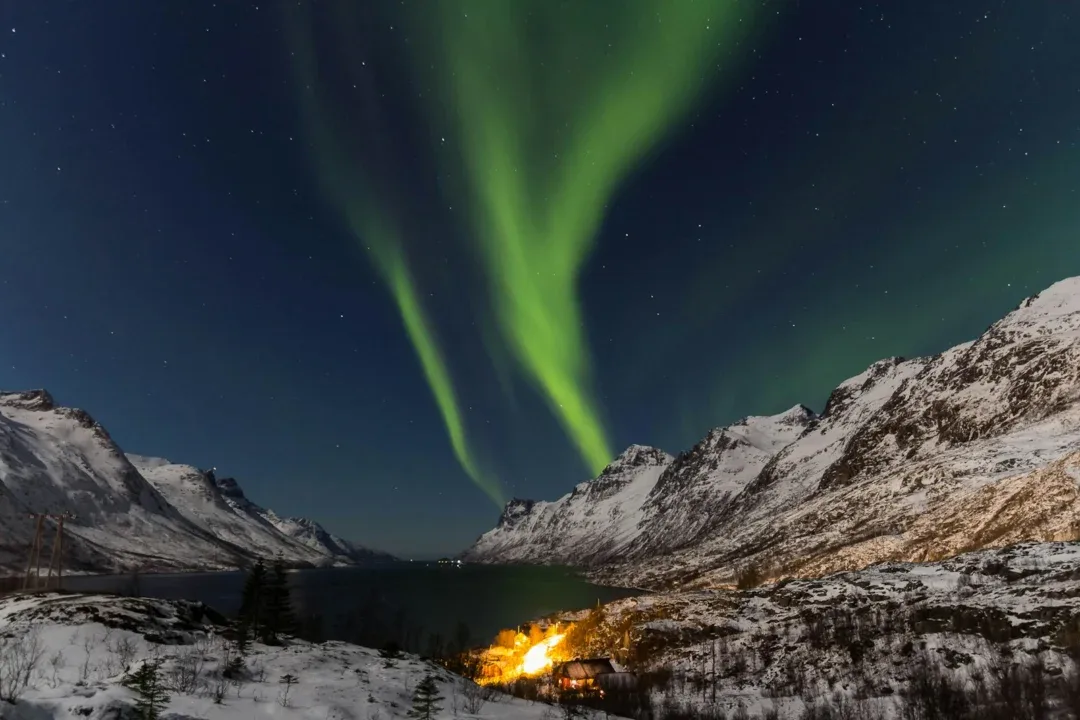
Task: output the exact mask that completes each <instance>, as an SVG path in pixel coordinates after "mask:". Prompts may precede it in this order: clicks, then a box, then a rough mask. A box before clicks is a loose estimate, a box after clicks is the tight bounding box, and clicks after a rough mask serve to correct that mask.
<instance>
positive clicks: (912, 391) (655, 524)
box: [463, 278, 1080, 588]
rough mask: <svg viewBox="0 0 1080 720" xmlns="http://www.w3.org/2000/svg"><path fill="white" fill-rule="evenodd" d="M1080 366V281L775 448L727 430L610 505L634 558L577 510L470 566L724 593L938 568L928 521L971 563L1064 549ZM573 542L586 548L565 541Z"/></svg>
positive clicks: (840, 392) (836, 396) (807, 419)
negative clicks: (872, 570)
mask: <svg viewBox="0 0 1080 720" xmlns="http://www.w3.org/2000/svg"><path fill="white" fill-rule="evenodd" d="M1078 368H1080V278H1069V279H1066V280H1063V281H1061V282H1058V283H1055V284H1054V285H1052V286H1051V287H1049V288H1047V289H1046V290H1044V291H1042V292H1041V293H1038V294H1037V295H1033V296H1031V297H1029V298H1026V299H1025V300H1023V301H1022V302H1021V303H1019V305H1018V306H1017V307H1016V308H1015V309H1014V310H1013V311H1012V312H1010V313H1009V314H1007V315H1006V316H1005V317H1003V318H1001V319H1000V320H998V321H997V322H995V323H993V324H992V325H991V326H990V327H989V328H987V329H986V331H985V332H984V333H983V334H982V335H980V336H979V337H978V338H976V339H974V340H972V341H969V342H965V343H961V344H959V345H957V346H955V347H952V348H949V349H947V350H945V351H943V352H941V353H939V354H937V355H934V356H930V357H922V358H914V359H903V358H898V357H893V358H886V359H883V360H879V361H877V362H875V363H873V364H871V365H870V366H869V367H868V368H867V369H866V370H864V371H863V372H862V373H859V374H858V375H856V376H854V377H852V378H849V379H848V380H846V381H844V382H842V383H840V384H839V385H838V386H837V387H836V388H835V389H834V390H833V392H832V393H831V394H830V396H829V398H828V400H827V402H826V404H825V407H824V409H823V410H822V412H821V413H820V415H817V414H814V413H813V412H812V411H810V410H808V409H807V408H805V407H804V406H795V407H794V408H792V409H791V410H789V411H787V412H786V413H781V414H780V415H777V416H771V417H766V418H762V419H760V420H758V421H756V422H757V423H758V424H759V425H763V426H768V427H769V428H771V429H770V432H772V433H774V437H775V440H774V444H771V445H770V444H765V445H762V444H760V443H758V444H754V443H749V442H745V440H746V438H745V432H742V431H741V430H740V426H741V425H744V424H745V423H746V422H747V420H748V419H744V420H742V421H740V422H738V423H735V424H733V425H730V426H727V427H723V428H715V429H713V430H711V431H710V432H709V433H708V434H707V435H706V437H705V438H704V439H703V440H702V441H700V442H699V443H698V444H697V445H695V446H694V447H693V448H691V449H690V450H688V451H686V452H684V453H680V455H679V456H678V457H677V458H675V459H673V460H672V461H671V462H669V463H667V465H665V467H664V469H663V471H662V472H661V473H660V474H659V475H658V476H657V478H656V479H655V481H653V482H652V484H651V486H650V487H649V488H648V490H647V492H646V497H645V499H643V500H640V501H639V500H638V499H636V498H629V499H627V500H626V501H625V502H623V503H620V502H618V498H608V499H607V500H606V504H607V505H606V508H607V512H608V513H616V514H618V513H622V514H624V515H625V514H626V513H624V512H623V509H624V508H626V509H628V510H629V511H631V512H630V515H631V516H632V517H633V522H631V523H626V522H624V523H623V525H622V527H621V528H620V532H621V535H622V537H623V538H625V540H624V541H623V542H620V543H617V544H614V545H612V544H604V543H603V542H600V541H598V538H597V536H596V533H597V532H599V531H602V530H603V528H602V527H601V526H599V525H597V523H595V522H593V523H589V522H585V518H588V517H589V515H590V514H595V508H590V507H589V506H588V505H587V504H585V503H582V502H580V501H579V502H577V503H574V502H571V500H572V498H571V495H564V496H563V497H562V498H559V499H557V500H554V501H550V502H542V501H540V502H532V503H531V504H530V503H528V502H522V501H519V502H518V504H517V505H516V506H515V509H514V517H513V523H511V524H507V523H504V522H503V519H504V518H500V523H499V525H497V526H496V527H495V528H494V529H492V530H490V531H488V532H486V533H484V534H483V535H481V536H480V538H478V540H477V541H476V543H474V544H473V546H472V547H470V548H469V549H468V550H466V551H465V553H463V557H464V558H466V559H468V560H470V561H473V562H525V563H545V564H571V565H579V566H583V567H585V568H586V569H588V570H589V571H590V573H591V576H592V577H593V578H594V579H597V580H599V581H602V582H609V583H612V584H629V585H634V586H638V587H650V588H663V587H669V586H670V585H671V584H672V583H690V584H696V585H700V586H703V587H708V586H715V585H725V584H732V583H734V582H736V580H737V576H738V575H739V574H740V572H743V571H744V570H746V568H748V567H750V566H753V567H754V568H755V571H756V572H762V571H767V572H768V573H771V574H774V575H778V576H786V575H802V574H807V573H810V572H834V571H841V570H851V569H856V568H857V567H863V566H865V565H867V564H870V563H873V562H885V561H908V560H919V559H924V558H925V557H927V556H928V553H930V552H931V549H930V548H929V547H928V543H929V542H930V540H929V539H928V538H927V536H926V532H925V531H926V528H925V527H924V526H922V525H920V523H919V522H918V519H919V517H921V516H923V515H924V514H928V515H927V516H932V517H935V518H936V520H937V522H939V523H941V524H942V526H943V527H944V526H947V527H952V528H954V529H956V532H954V533H953V535H956V534H957V533H959V535H960V536H962V537H952V536H950V540H949V542H948V545H949V546H950V547H954V548H965V549H972V548H974V547H985V546H992V545H994V543H1000V542H1005V541H1012V542H1016V541H1021V540H1050V539H1060V537H1058V536H1061V535H1062V534H1068V533H1069V532H1071V530H1069V528H1073V527H1075V526H1076V524H1077V519H1078V518H1077V517H1076V511H1075V510H1074V509H1073V508H1074V505H1075V503H1073V502H1072V500H1071V498H1072V494H1071V491H1070V490H1069V488H1068V486H1067V483H1065V482H1064V481H1061V480H1060V479H1061V478H1062V477H1072V476H1071V475H1070V474H1069V473H1070V472H1071V470H1070V469H1069V468H1072V467H1073V465H1071V464H1070V463H1071V460H1070V457H1071V452H1072V451H1075V450H1076V449H1078V448H1080V370H1078ZM799 408H802V411H801V412H799V411H798V409H799ZM785 416H788V419H789V420H790V419H791V417H792V416H793V417H795V418H797V421H796V423H795V425H794V426H793V427H794V429H795V430H796V432H792V433H789V434H788V435H782V434H781V435H775V433H776V431H777V428H780V427H783V425H782V419H783V418H785ZM788 427H789V428H791V427H792V426H790V425H789V426H788ZM740 441H741V442H740ZM657 452H660V451H657ZM1054 463H1062V465H1061V466H1060V468H1059V470H1060V471H1058V472H1055V471H1053V467H1057V466H1055V465H1054ZM609 469H610V468H609ZM609 469H605V471H604V472H603V473H601V475H600V477H604V475H605V474H606V473H608V472H609ZM615 471H616V472H619V469H618V468H615ZM1046 473H1049V474H1050V475H1052V476H1054V477H1056V478H1058V480H1059V482H1058V484H1057V485H1056V486H1055V487H1056V488H1057V490H1055V492H1054V493H1051V495H1052V496H1053V497H1054V498H1056V501H1055V502H1056V504H1054V505H1052V506H1046V505H1045V503H1041V502H1039V501H1038V499H1037V496H1036V495H1033V493H1035V489H1036V484H1037V483H1038V482H1040V481H1044V480H1045V477H1044V475H1045V474H1046ZM598 479H599V478H598ZM590 482H594V481H590ZM588 485H589V483H588V482H586V483H582V484H579V485H578V486H577V488H582V487H585V486H588ZM575 493H578V490H577V489H575ZM999 495H1000V496H1002V497H1004V496H1010V497H1013V498H1014V499H1018V498H1028V499H1027V500H1026V501H1025V502H1026V503H1027V504H1026V505H1025V507H1026V508H1027V510H1026V512H1027V515H1025V514H1024V513H1020V514H1019V515H1016V514H1015V513H1013V515H1014V517H1013V524H1014V525H1016V527H1010V528H1003V527H999V526H998V525H996V524H995V523H996V522H997V521H996V520H995V518H999V517H1000V516H1001V511H1002V510H1001V507H1000V503H995V502H994V501H992V500H991V498H992V497H997V496H999ZM580 496H581V494H580V493H578V497H580ZM965 502H968V503H970V504H968V505H965V504H964V503H965ZM504 516H505V513H504ZM1035 520H1037V522H1034V521H1035ZM1029 521H1031V522H1029ZM987 528H997V529H996V530H995V531H994V532H992V533H988V532H987V531H986V529H987ZM1040 528H1042V529H1040ZM1043 530H1045V532H1044V531H1043ZM555 532H560V533H563V534H565V535H566V536H567V537H569V538H573V543H564V544H562V545H560V543H558V542H552V540H551V539H550V537H549V536H550V534H551V533H555ZM563 545H568V546H571V547H564V546H563ZM573 547H590V548H593V549H594V551H593V552H589V553H587V552H581V551H575V550H574V549H573Z"/></svg>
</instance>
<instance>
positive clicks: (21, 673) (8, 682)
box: [0, 627, 45, 703]
mask: <svg viewBox="0 0 1080 720" xmlns="http://www.w3.org/2000/svg"><path fill="white" fill-rule="evenodd" d="M44 653H45V648H44V647H43V646H42V644H41V635H40V634H39V633H38V631H37V629H36V628H33V627H22V628H17V629H15V630H13V631H9V634H8V635H6V636H4V637H0V700H4V701H5V702H9V703H13V702H15V701H16V700H18V699H19V696H20V695H22V693H23V691H24V690H26V687H27V686H28V685H29V684H30V677H31V675H32V674H33V672H34V670H35V669H36V668H37V666H38V663H40V662H41V657H42V655H43V654H44Z"/></svg>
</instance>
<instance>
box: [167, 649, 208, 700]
mask: <svg viewBox="0 0 1080 720" xmlns="http://www.w3.org/2000/svg"><path fill="white" fill-rule="evenodd" d="M205 665H206V657H205V655H203V653H202V652H201V651H200V649H199V648H198V647H190V648H187V649H186V650H185V651H184V652H182V653H180V654H179V655H178V656H177V657H176V659H175V660H174V661H173V663H172V665H171V666H170V667H169V670H168V672H167V673H165V686H166V687H167V688H168V689H169V690H171V691H173V692H176V693H184V694H189V695H190V694H194V693H196V692H198V690H199V689H200V688H201V687H202V684H203V668H204V667H205Z"/></svg>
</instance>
